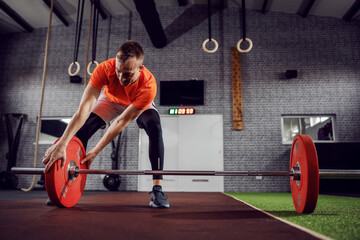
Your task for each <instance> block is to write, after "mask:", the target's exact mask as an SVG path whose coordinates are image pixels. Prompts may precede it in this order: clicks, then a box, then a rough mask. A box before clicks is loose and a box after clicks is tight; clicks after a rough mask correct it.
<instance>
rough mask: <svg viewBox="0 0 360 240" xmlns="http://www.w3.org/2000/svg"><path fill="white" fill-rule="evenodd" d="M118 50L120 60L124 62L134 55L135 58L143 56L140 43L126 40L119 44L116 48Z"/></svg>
mask: <svg viewBox="0 0 360 240" xmlns="http://www.w3.org/2000/svg"><path fill="white" fill-rule="evenodd" d="M119 52H120V60H121V61H122V62H126V61H127V60H129V58H132V57H136V58H137V59H141V58H144V51H143V49H142V47H141V45H140V43H138V42H136V41H133V40H128V41H126V42H124V43H123V45H121V47H120V48H119V50H118V53H119Z"/></svg>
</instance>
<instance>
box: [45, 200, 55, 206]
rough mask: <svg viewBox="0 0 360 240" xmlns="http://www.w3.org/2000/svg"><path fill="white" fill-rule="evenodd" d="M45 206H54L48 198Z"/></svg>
mask: <svg viewBox="0 0 360 240" xmlns="http://www.w3.org/2000/svg"><path fill="white" fill-rule="evenodd" d="M46 205H48V206H54V205H55V204H53V203H52V201H51V200H50V198H48V199H47V200H46Z"/></svg>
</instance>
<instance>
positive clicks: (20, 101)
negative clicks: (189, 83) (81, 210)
mask: <svg viewBox="0 0 360 240" xmlns="http://www.w3.org/2000/svg"><path fill="white" fill-rule="evenodd" d="M158 11H159V13H160V17H161V21H162V24H163V27H164V29H165V33H166V35H167V37H168V40H169V43H168V45H167V46H166V47H165V48H163V49H156V48H154V47H153V46H152V44H151V42H150V39H149V37H148V35H147V33H146V31H145V28H144V26H143V24H142V22H141V20H140V18H139V15H138V14H137V13H136V12H134V13H132V15H131V17H130V14H123V15H118V16H114V17H112V18H111V19H108V20H105V21H104V20H100V22H99V32H98V51H97V60H98V61H104V60H106V59H107V58H110V57H114V55H115V53H116V51H117V49H118V48H119V46H120V44H121V43H122V42H123V41H125V40H127V39H134V40H137V41H139V42H141V44H142V45H143V47H144V49H145V54H146V56H145V62H144V64H145V66H147V67H148V68H149V69H150V70H151V71H152V72H153V73H154V75H155V76H156V78H157V80H158V81H161V80H188V79H192V78H197V79H203V80H205V81H206V82H205V105H204V106H199V107H196V111H197V114H223V116H224V118H223V119H224V164H225V166H224V168H225V170H287V169H288V165H289V154H290V146H288V145H282V144H281V125H280V118H281V114H335V115H336V122H335V124H336V136H337V141H339V142H358V141H360V130H359V127H358V126H359V123H360V120H359V119H360V108H359V102H360V81H359V76H360V70H359V66H360V56H359V55H360V42H359V39H360V22H359V21H353V22H350V23H345V22H343V21H342V20H339V19H335V18H328V17H313V16H309V17H307V18H305V19H303V18H301V17H299V16H297V15H294V14H283V13H268V14H265V15H264V14H261V13H259V12H256V11H248V12H247V17H248V19H247V36H248V37H249V38H251V39H252V41H253V43H254V47H253V49H252V50H251V52H250V53H247V54H242V56H241V60H242V86H243V104H244V109H243V111H244V130H243V131H234V130H233V129H232V91H231V55H230V48H231V47H232V46H235V45H236V43H237V42H238V41H239V39H240V37H241V36H242V34H241V29H240V21H239V19H240V18H239V9H236V8H228V9H225V10H223V11H215V13H214V14H213V15H212V24H213V25H212V29H213V33H212V36H213V38H214V39H216V40H217V41H218V42H219V44H220V46H219V50H218V51H217V52H216V53H214V54H208V53H205V52H204V51H203V50H202V48H201V45H202V42H203V41H204V40H205V39H206V38H207V36H208V33H207V30H208V25H207V24H208V22H207V9H206V7H199V6H197V5H192V6H189V7H187V8H169V7H161V8H158ZM83 26H84V29H83V34H82V42H81V46H80V52H79V62H80V63H81V67H82V70H81V72H80V74H81V76H83V69H84V59H85V48H86V41H87V39H86V38H87V29H85V28H87V26H88V23H87V22H86V21H85V22H84V24H83ZM130 26H131V28H129V27H130ZM46 30H47V29H38V30H35V31H34V32H33V33H30V34H28V33H16V34H9V35H2V36H0V50H1V53H0V56H1V57H0V82H1V88H0V101H1V105H0V114H4V113H8V112H21V113H26V114H28V121H27V122H25V124H24V128H23V132H22V136H21V141H20V148H19V153H18V166H32V164H33V163H32V162H33V156H34V141H35V133H36V118H37V113H38V108H39V104H40V94H41V78H42V69H43V58H44V48H45V37H46ZM74 32H75V24H71V25H70V26H69V27H64V26H54V27H52V29H51V42H50V50H49V62H48V72H47V79H46V81H47V82H46V90H45V103H44V107H43V116H71V115H72V114H73V113H74V112H75V111H76V109H77V106H78V104H79V101H80V99H81V95H82V92H83V85H81V84H79V85H78V84H71V83H70V82H69V76H68V74H67V68H68V66H69V64H70V62H71V61H72V57H73V41H74V39H73V38H74V37H73V34H74ZM287 69H297V70H298V73H299V74H298V78H297V79H291V80H286V79H285V78H284V77H283V75H284V72H285V71H286V70H287ZM155 102H156V104H158V105H159V97H157V99H156V101H155ZM158 107H159V111H160V113H161V114H166V113H167V110H168V107H163V106H158ZM16 124H17V123H16ZM16 124H13V126H14V127H15V125H16ZM103 133H104V131H103V130H99V131H98V132H97V133H96V134H95V136H94V137H93V139H92V140H91V141H90V143H89V149H90V148H91V147H92V146H94V144H95V143H96V142H97V141H98V140H99V139H100V138H101V136H102V134H103ZM138 133H139V130H138V128H137V126H136V124H134V123H132V124H130V126H128V127H127V129H126V130H125V131H124V134H123V140H124V141H123V143H122V146H121V159H122V162H121V163H120V164H119V167H120V168H122V169H137V167H138V165H137V164H138V141H139V139H138ZM0 143H1V144H0V153H1V158H0V159H2V160H1V162H0V170H4V169H5V168H6V161H5V153H6V152H7V151H8V149H7V138H6V128H5V122H4V121H2V122H1V127H0ZM47 147H48V146H46V145H45V146H44V145H42V146H41V147H40V149H39V156H40V158H39V165H41V164H40V160H41V156H42V155H43V154H44V152H45V150H46V148H47ZM110 153H111V148H110V146H108V147H107V148H106V149H104V150H103V151H102V152H101V153H100V154H99V156H98V157H97V159H96V161H95V162H94V163H93V168H111V159H110ZM19 178H20V187H27V186H28V185H29V183H30V181H31V176H20V177H19ZM102 178H103V176H101V175H96V176H94V175H92V176H88V181H87V185H86V189H98V190H103V189H105V188H104V187H103V185H102ZM121 180H122V184H121V190H128V191H132V190H136V189H137V178H136V177H126V176H123V177H121ZM225 190H226V191H289V190H290V188H289V180H288V179H284V178H274V177H265V178H263V179H262V180H255V179H254V178H252V177H251V178H250V177H248V178H244V177H227V178H225Z"/></svg>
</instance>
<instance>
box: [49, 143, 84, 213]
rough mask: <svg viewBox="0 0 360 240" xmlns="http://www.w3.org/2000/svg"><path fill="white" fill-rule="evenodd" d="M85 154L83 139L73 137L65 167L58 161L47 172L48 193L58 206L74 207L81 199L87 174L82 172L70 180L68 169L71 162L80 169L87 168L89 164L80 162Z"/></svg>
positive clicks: (68, 147) (67, 152)
mask: <svg viewBox="0 0 360 240" xmlns="http://www.w3.org/2000/svg"><path fill="white" fill-rule="evenodd" d="M55 143H56V142H55ZM85 154H86V153H85V149H84V147H83V145H82V143H81V141H80V140H79V139H78V138H77V137H73V138H72V139H71V140H70V142H69V144H68V146H67V148H66V161H65V166H64V168H63V169H61V161H56V162H55V163H54V164H53V166H52V167H51V168H50V170H49V171H48V172H47V173H45V186H46V191H47V194H48V196H49V198H50V200H51V201H52V202H53V203H54V204H55V205H57V206H58V207H72V206H74V205H75V204H76V203H77V202H78V201H79V200H80V198H81V195H82V193H83V192H84V188H85V182H86V174H80V175H79V176H78V177H77V178H76V179H73V180H69V177H68V171H67V169H68V167H69V165H71V164H73V165H74V164H76V165H77V166H79V168H80V169H87V168H88V167H87V164H80V162H81V160H82V159H83V158H84V157H85Z"/></svg>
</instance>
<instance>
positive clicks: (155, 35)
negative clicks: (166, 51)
mask: <svg viewBox="0 0 360 240" xmlns="http://www.w3.org/2000/svg"><path fill="white" fill-rule="evenodd" d="M134 3H135V6H136V10H137V11H138V13H139V14H140V17H141V20H142V22H143V24H144V26H145V28H146V31H147V33H148V34H149V37H150V40H151V42H152V44H153V45H154V47H156V48H163V47H165V46H166V44H167V39H166V36H165V32H164V29H163V27H162V24H161V21H160V17H159V13H158V12H157V10H156V5H155V2H154V0H134Z"/></svg>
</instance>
